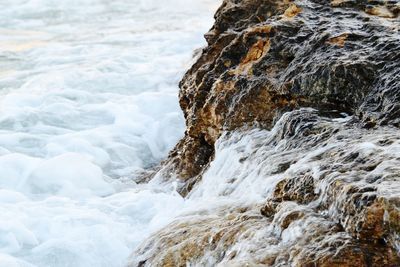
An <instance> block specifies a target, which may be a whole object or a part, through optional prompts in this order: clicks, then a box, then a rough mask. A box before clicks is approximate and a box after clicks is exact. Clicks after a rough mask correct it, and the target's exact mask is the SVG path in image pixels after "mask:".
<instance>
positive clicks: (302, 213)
mask: <svg viewBox="0 0 400 267" xmlns="http://www.w3.org/2000/svg"><path fill="white" fill-rule="evenodd" d="M399 14H400V3H399V1H390V0H388V1H379V0H377V1H369V0H332V1H325V0H319V1H316V0H297V1H289V0H285V1H278V0H242V1H238V0H225V1H224V2H223V4H222V6H221V7H220V9H219V10H218V11H217V13H216V17H215V18H216V22H215V25H214V26H213V28H212V29H211V30H210V32H209V33H207V34H206V39H207V41H208V47H207V48H205V49H204V50H203V52H202V54H201V55H200V57H199V58H198V60H197V62H196V63H195V64H194V65H193V66H192V68H191V69H190V70H189V71H188V72H187V73H186V75H185V77H184V78H183V80H182V82H181V91H180V104H181V107H182V109H183V111H184V114H185V118H186V123H187V131H186V133H185V137H184V139H182V140H181V141H180V142H179V143H178V145H177V146H176V148H175V149H174V150H173V151H172V152H171V154H170V158H169V160H168V161H166V162H165V166H164V170H162V171H161V172H163V171H164V172H165V169H167V170H168V173H169V172H170V171H171V170H174V172H175V173H176V174H177V175H178V176H179V178H180V179H181V180H182V183H183V187H182V188H181V193H182V194H184V195H186V194H189V196H188V197H189V198H196V197H198V195H199V194H200V195H201V194H204V193H199V192H198V191H199V188H201V187H202V186H204V184H206V183H207V181H212V179H213V178H214V177H215V179H216V178H217V177H219V179H226V180H224V181H225V182H226V183H227V184H229V185H230V186H229V187H227V188H231V189H229V190H228V191H227V190H226V188H225V189H224V191H221V192H218V191H216V192H213V194H214V195H213V196H214V197H224V198H223V199H226V198H227V197H228V198H229V197H230V198H235V197H236V198H238V199H239V198H240V195H241V194H243V189H242V191H240V190H239V189H238V188H240V187H241V184H246V183H247V185H248V187H249V190H250V188H251V186H252V183H255V181H257V183H259V184H257V185H255V188H253V189H252V190H253V191H251V192H252V193H253V192H254V191H257V189H258V188H260V189H259V190H260V191H262V190H264V191H267V192H268V193H267V194H265V193H262V194H260V196H263V197H264V198H263V199H257V200H255V201H254V202H253V203H251V204H250V203H248V202H240V201H238V202H237V203H235V202H232V203H235V204H232V205H231V206H229V205H228V206H224V205H222V206H220V207H219V208H214V209H210V210H207V211H204V210H201V211H199V212H198V213H192V214H188V215H186V216H183V217H182V218H179V219H178V220H177V221H176V222H174V223H172V224H171V225H169V226H168V227H166V228H164V229H163V230H161V231H160V232H158V233H156V234H154V235H153V236H152V237H151V238H150V239H149V240H147V241H146V242H145V243H144V244H143V245H142V246H141V247H140V248H139V249H138V250H137V251H136V252H135V253H134V254H133V256H132V263H131V265H132V266H187V264H189V265H190V264H191V265H190V266H216V265H218V266H246V265H247V266H299V267H300V266H354V267H358V266H389V267H395V266H400V257H399V251H400V167H399V166H400V134H399V133H400V132H399V129H398V127H399V126H400V102H399V101H400V34H399V28H400V20H399ZM261 129H265V130H261ZM246 138H248V139H246ZM246 140H247V142H248V143H249V144H248V145H246V146H245V148H243V147H240V148H237V150H238V151H239V150H240V155H241V156H240V158H238V159H234V160H233V161H234V162H233V163H234V164H232V165H231V168H230V169H229V172H226V173H222V174H221V173H218V172H217V171H214V170H213V166H212V165H213V163H212V162H213V161H214V162H215V161H217V162H218V161H219V160H221V157H222V156H221V155H218V153H217V154H216V151H217V152H218V149H221V147H222V148H223V146H224V144H231V145H232V144H235V142H236V143H240V142H245V141H246ZM216 147H217V149H216ZM232 153H233V152H232ZM238 153H239V152H238ZM232 157H234V156H232ZM210 162H211V166H210ZM229 163H230V162H229ZM229 163H228V164H229ZM227 175H228V176H229V175H231V176H232V177H224V176H227ZM249 177H250V178H249ZM202 183H203V185H202ZM193 188H194V189H193ZM196 188H197V191H196ZM268 188H272V190H267V189H268ZM200 191H201V190H200ZM210 194H211V193H210ZM249 194H250V192H249ZM211 195H212V194H211ZM299 231H300V232H299Z"/></svg>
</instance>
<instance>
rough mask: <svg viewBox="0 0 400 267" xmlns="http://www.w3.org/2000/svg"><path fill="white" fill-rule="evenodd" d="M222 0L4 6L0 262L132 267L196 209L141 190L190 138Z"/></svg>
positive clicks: (12, 1) (49, 1)
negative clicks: (187, 88) (196, 59)
mask: <svg viewBox="0 0 400 267" xmlns="http://www.w3.org/2000/svg"><path fill="white" fill-rule="evenodd" d="M217 4H218V3H216V1H212V0H196V1H194V0H193V1H190V3H188V1H186V0H168V1H165V0H141V1H139V0H131V1H128V0H118V1H102V0H73V1H56V0H29V1H26V0H0V18H1V20H0V64H1V68H0V266H7V267H13V266H40V267H42V266H54V267H56V266H74V267H79V266H85V267H87V266H123V265H124V264H125V263H126V259H127V257H128V256H129V254H130V253H131V252H132V251H133V250H134V248H135V247H136V246H137V245H138V244H139V243H141V242H142V241H143V240H144V239H145V238H146V237H148V236H149V235H150V234H151V233H152V232H154V231H156V230H158V229H160V228H161V227H162V226H164V225H166V224H167V223H169V222H170V221H171V220H172V218H173V217H174V216H175V215H176V214H177V213H179V212H180V209H181V208H182V207H183V206H184V205H185V204H184V200H183V199H182V198H181V197H180V196H179V195H178V194H177V193H175V192H173V191H168V190H167V189H164V188H162V187H160V186H158V185H155V184H153V185H136V184H135V183H134V182H133V180H134V177H135V174H136V173H139V172H141V171H143V170H145V169H147V168H149V167H152V166H154V165H155V164H157V163H158V162H159V161H160V160H162V159H163V158H165V157H166V155H167V153H168V151H169V150H170V149H171V148H172V147H173V146H174V144H175V143H176V142H177V140H178V139H179V138H180V137H181V136H182V135H183V131H184V120H183V116H182V114H181V111H180V108H179V106H178V97H177V93H178V86H177V83H178V81H179V79H180V78H181V76H182V74H183V72H184V71H185V69H187V67H188V66H189V64H190V61H191V57H192V53H193V50H194V49H196V48H198V47H201V46H203V45H204V41H203V36H202V35H203V34H204V33H205V32H206V31H207V30H208V28H209V27H210V26H211V24H212V14H213V13H214V11H215V8H216V5H217Z"/></svg>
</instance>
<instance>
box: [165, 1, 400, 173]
mask: <svg viewBox="0 0 400 267" xmlns="http://www.w3.org/2000/svg"><path fill="white" fill-rule="evenodd" d="M399 12H400V3H399V2H398V1H367V0H364V1H360V0H358V1H339V0H335V1H332V2H329V1H326V0H318V1H289V0H286V1H276V0H246V1H233V0H232V1H224V2H223V4H222V6H221V8H220V9H219V10H218V12H217V14H216V23H215V25H214V27H213V28H212V29H211V31H210V32H209V33H207V35H206V39H207V41H208V44H209V45H208V47H207V48H206V49H204V51H203V53H202V55H201V56H200V58H199V59H198V60H197V62H196V63H195V64H194V65H193V67H192V68H191V69H190V70H189V71H188V72H187V73H186V75H185V77H184V78H183V80H182V82H181V84H180V86H181V91H180V104H181V107H182V109H183V111H184V114H185V117H186V123H187V131H186V135H185V138H184V139H183V140H182V141H181V142H180V143H179V144H178V145H177V147H176V149H175V151H174V152H173V153H172V155H171V159H172V160H173V161H174V167H176V168H177V169H178V173H179V175H180V177H181V178H182V179H184V180H188V179H190V178H192V177H195V176H196V175H197V174H199V173H200V172H201V171H202V170H203V167H204V166H206V165H207V163H208V162H209V161H210V159H212V155H213V146H214V143H215V141H216V140H217V139H218V137H219V136H220V135H221V133H222V132H223V131H226V130H233V129H236V128H238V127H241V126H243V125H246V124H258V125H260V126H262V127H268V128H270V127H271V126H272V125H273V122H274V120H276V118H277V117H279V116H280V114H282V113H283V112H285V111H290V110H293V109H296V108H299V107H314V108H317V109H319V110H321V111H326V112H329V113H334V112H338V113H340V112H346V113H349V114H356V115H357V116H359V117H360V118H362V120H363V121H364V122H365V124H366V126H369V127H372V126H374V125H376V124H381V125H382V124H385V125H386V124H393V125H397V126H399V125H400V113H399V112H400V104H399V103H400V102H399V100H400V91H399V90H398V88H399V82H398V80H399V78H400V67H399V66H400V53H399V51H400V35H399V19H398V15H399ZM177 152H179V153H177Z"/></svg>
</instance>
